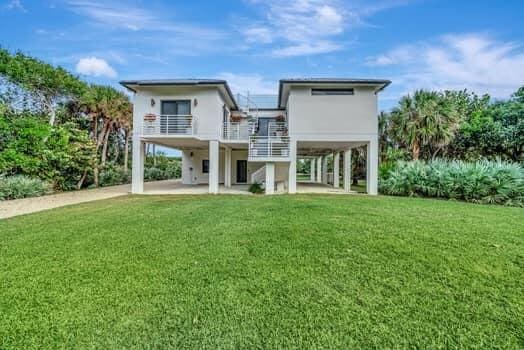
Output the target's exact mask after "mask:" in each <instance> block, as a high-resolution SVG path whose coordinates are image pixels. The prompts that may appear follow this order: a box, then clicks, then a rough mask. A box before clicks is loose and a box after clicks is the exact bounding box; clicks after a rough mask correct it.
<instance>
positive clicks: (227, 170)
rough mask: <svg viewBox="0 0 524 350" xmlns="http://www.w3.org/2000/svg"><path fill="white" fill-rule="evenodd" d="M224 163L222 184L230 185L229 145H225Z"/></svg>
mask: <svg viewBox="0 0 524 350" xmlns="http://www.w3.org/2000/svg"><path fill="white" fill-rule="evenodd" d="M224 163H225V169H224V186H225V187H231V147H226V151H225V157H224Z"/></svg>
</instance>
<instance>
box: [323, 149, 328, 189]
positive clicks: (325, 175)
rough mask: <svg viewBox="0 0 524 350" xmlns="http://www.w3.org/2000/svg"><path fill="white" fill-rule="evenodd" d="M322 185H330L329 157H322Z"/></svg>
mask: <svg viewBox="0 0 524 350" xmlns="http://www.w3.org/2000/svg"><path fill="white" fill-rule="evenodd" d="M322 183H323V184H324V185H327V183H328V156H327V155H325V156H323V157H322Z"/></svg>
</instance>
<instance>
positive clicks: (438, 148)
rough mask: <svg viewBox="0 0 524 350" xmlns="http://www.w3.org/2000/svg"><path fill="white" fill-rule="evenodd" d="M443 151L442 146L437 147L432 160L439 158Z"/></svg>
mask: <svg viewBox="0 0 524 350" xmlns="http://www.w3.org/2000/svg"><path fill="white" fill-rule="evenodd" d="M441 149H442V146H439V147H437V149H436V151H435V152H433V155H432V156H431V160H435V157H436V156H437V154H438V153H439V152H440V150H441Z"/></svg>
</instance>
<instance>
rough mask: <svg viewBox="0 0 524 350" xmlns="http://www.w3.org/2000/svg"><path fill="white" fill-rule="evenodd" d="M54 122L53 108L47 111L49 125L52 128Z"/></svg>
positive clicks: (54, 112) (54, 113)
mask: <svg viewBox="0 0 524 350" xmlns="http://www.w3.org/2000/svg"><path fill="white" fill-rule="evenodd" d="M55 121H56V111H55V109H54V108H53V107H50V110H49V125H51V126H54V125H55Z"/></svg>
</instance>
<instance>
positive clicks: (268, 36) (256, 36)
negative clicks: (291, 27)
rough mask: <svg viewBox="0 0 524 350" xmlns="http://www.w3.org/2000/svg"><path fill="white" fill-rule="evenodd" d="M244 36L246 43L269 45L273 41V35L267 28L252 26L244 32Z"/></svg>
mask: <svg viewBox="0 0 524 350" xmlns="http://www.w3.org/2000/svg"><path fill="white" fill-rule="evenodd" d="M243 34H244V36H245V38H246V41H247V42H248V43H262V44H269V43H271V42H272V41H273V35H274V34H273V33H272V32H271V30H270V29H269V28H268V27H264V26H252V27H249V28H247V29H246V30H245V31H244V33H243Z"/></svg>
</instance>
